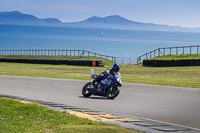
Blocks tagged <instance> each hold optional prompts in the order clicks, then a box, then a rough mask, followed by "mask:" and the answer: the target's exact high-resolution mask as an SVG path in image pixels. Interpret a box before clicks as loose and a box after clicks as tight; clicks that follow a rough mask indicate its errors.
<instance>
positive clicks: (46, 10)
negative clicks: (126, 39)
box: [0, 0, 200, 27]
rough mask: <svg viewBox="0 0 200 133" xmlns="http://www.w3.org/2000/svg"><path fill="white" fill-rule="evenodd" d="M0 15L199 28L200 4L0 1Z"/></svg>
mask: <svg viewBox="0 0 200 133" xmlns="http://www.w3.org/2000/svg"><path fill="white" fill-rule="evenodd" d="M1 11H20V12H22V13H25V14H32V15H34V16H36V17H38V18H58V19H59V20H61V21H62V22H76V21H82V20H85V19H87V18H89V17H91V16H99V17H105V16H109V15H120V16H122V17H125V18H127V19H129V20H132V21H137V22H144V23H155V24H167V25H172V26H183V27H200V0H0V12H1Z"/></svg>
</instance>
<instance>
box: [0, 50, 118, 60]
mask: <svg viewBox="0 0 200 133" xmlns="http://www.w3.org/2000/svg"><path fill="white" fill-rule="evenodd" d="M0 55H39V56H80V57H84V56H88V57H90V56H93V57H101V58H106V59H108V60H111V61H113V62H116V57H114V56H107V55H102V54H97V53H94V52H90V51H86V50H41V49H40V50H0Z"/></svg>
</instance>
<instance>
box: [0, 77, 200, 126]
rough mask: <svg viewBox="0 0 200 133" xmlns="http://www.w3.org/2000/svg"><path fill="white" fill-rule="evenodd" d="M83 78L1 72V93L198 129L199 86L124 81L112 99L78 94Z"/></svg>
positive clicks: (199, 121) (199, 123) (84, 81)
mask: <svg viewBox="0 0 200 133" xmlns="http://www.w3.org/2000/svg"><path fill="white" fill-rule="evenodd" d="M87 82H89V81H86V80H71V79H53V78H37V77H21V76H4V75H0V93H2V94H8V95H14V96H21V97H28V98H34V99H40V100H45V101H54V102H57V103H63V104H68V105H75V106H79V107H86V108H92V109H97V110H102V111H105V112H108V113H120V114H126V115H131V116H138V117H142V118H147V119H152V120H158V121H162V122H167V123H172V124H178V125H182V126H187V127H192V128H196V129H200V89H196V88H184V87H169V86H160V85H146V84H134V83H123V86H122V87H121V92H120V94H119V96H118V97H117V98H116V99H114V100H108V99H106V98H104V97H99V96H91V97H90V98H84V97H83V96H82V94H81V90H82V87H83V86H84V84H85V83H87Z"/></svg>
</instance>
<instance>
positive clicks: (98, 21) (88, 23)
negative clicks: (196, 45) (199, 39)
mask: <svg viewBox="0 0 200 133" xmlns="http://www.w3.org/2000/svg"><path fill="white" fill-rule="evenodd" d="M65 26H69V27H85V28H111V29H133V30H153V31H155V30H156V31H184V32H194V31H198V29H193V28H186V27H180V26H168V25H159V24H153V23H141V22H135V21H131V20H128V19H126V18H123V17H121V16H119V15H112V16H107V17H103V18H101V17H97V16H93V17H90V18H88V19H86V20H83V21H80V22H74V23H65ZM199 31H200V30H199Z"/></svg>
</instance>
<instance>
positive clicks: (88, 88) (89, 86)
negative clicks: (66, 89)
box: [82, 82, 93, 97]
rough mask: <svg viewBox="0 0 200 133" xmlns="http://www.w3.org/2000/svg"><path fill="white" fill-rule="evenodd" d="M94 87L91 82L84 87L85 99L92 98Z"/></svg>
mask: <svg viewBox="0 0 200 133" xmlns="http://www.w3.org/2000/svg"><path fill="white" fill-rule="evenodd" d="M92 89H93V85H92V83H91V82H88V83H87V84H85V85H84V86H83V89H82V94H83V96H84V97H90V96H91V95H92Z"/></svg>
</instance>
